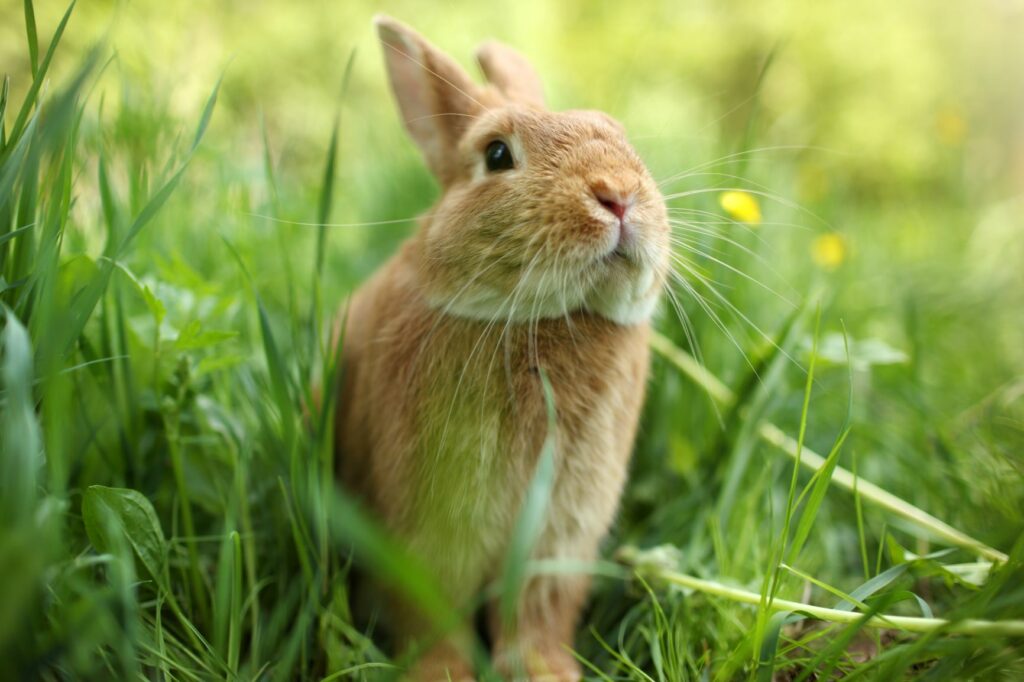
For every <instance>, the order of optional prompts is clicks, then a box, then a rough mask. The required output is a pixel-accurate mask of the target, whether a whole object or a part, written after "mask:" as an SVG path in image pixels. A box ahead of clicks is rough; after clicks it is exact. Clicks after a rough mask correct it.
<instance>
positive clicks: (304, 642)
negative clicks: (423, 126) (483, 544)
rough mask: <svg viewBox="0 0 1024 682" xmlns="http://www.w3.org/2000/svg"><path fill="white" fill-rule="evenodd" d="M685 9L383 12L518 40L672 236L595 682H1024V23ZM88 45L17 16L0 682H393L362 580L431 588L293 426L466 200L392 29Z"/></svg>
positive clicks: (194, 15)
mask: <svg viewBox="0 0 1024 682" xmlns="http://www.w3.org/2000/svg"><path fill="white" fill-rule="evenodd" d="M676 5H677V4H676V3H660V4H657V3H589V2H584V1H583V0H573V1H570V2H564V3H546V2H541V1H540V0H536V1H530V2H522V3H516V8H515V11H512V10H510V9H507V8H505V7H504V6H503V5H498V4H493V5H492V4H482V3H470V2H451V3H446V4H445V5H443V6H442V7H441V9H437V8H434V9H432V11H431V12H430V13H425V12H424V11H423V9H422V7H421V5H420V4H418V3H412V2H394V3H388V4H387V6H386V7H385V8H383V9H386V11H388V12H389V13H391V14H394V15H396V16H399V17H401V18H403V19H405V20H407V21H408V22H410V23H412V24H414V25H416V26H417V27H418V28H420V29H421V30H422V31H423V32H424V33H425V34H426V35H428V36H430V37H431V38H432V39H433V40H434V41H435V42H436V43H437V44H439V45H440V46H441V47H443V48H444V49H446V50H447V51H449V52H450V53H451V54H454V55H455V56H456V57H457V58H459V59H461V60H464V63H467V64H468V58H469V56H470V54H471V50H472V47H473V46H474V44H475V43H477V42H479V40H481V39H483V38H485V37H490V36H494V37H498V38H501V39H504V40H506V41H507V42H509V43H512V44H514V45H517V46H518V47H520V48H521V49H522V50H523V51H524V52H525V53H526V54H528V55H530V56H531V57H532V58H533V59H534V61H535V62H536V64H537V65H538V69H539V71H540V72H541V74H542V76H543V77H544V78H545V79H546V81H547V87H548V93H549V98H550V100H551V103H552V105H553V106H554V108H570V107H591V108H599V109H603V110H605V111H608V112H609V113H611V114H612V115H614V116H616V117H617V118H619V119H621V120H622V121H623V122H624V124H625V126H626V128H627V129H628V130H629V131H630V137H631V139H632V141H633V142H634V144H635V146H636V147H637V149H638V150H639V152H640V153H641V155H642V156H643V157H644V159H645V160H646V161H647V163H648V164H649V167H650V168H651V169H652V172H653V173H654V175H655V177H656V178H657V179H658V180H660V181H662V182H663V184H662V189H663V191H664V193H665V195H666V197H667V198H668V200H669V206H670V210H671V213H672V216H673V219H674V223H675V224H674V229H675V232H676V237H677V240H676V247H677V256H678V258H677V270H678V273H679V274H680V275H681V280H680V282H679V283H678V284H677V286H676V287H675V289H674V291H673V292H672V296H670V297H667V298H666V303H665V305H664V309H663V310H662V311H661V312H660V314H659V317H658V321H657V329H658V330H659V333H660V335H659V336H658V337H657V338H656V340H655V346H656V347H655V350H656V353H655V359H654V364H653V368H652V376H651V380H650V385H649V391H648V398H647V404H646V407H645V410H644V415H643V421H642V424H641V432H640V436H639V439H638V442H637V446H636V452H635V456H634V460H633V466H632V472H631V479H630V483H629V485H628V487H627V490H626V493H625V496H624V498H623V500H622V505H621V512H620V514H619V518H618V521H617V523H616V525H615V527H614V529H613V531H612V534H611V536H610V537H609V539H608V542H607V545H606V552H605V556H606V559H607V561H605V562H603V563H602V564H600V565H598V566H594V567H591V569H590V570H593V571H594V572H595V573H597V574H598V576H597V578H596V580H595V588H594V591H593V595H592V599H591V605H590V606H589V608H588V610H587V612H586V616H585V622H584V625H583V627H582V628H581V630H580V632H579V636H578V639H577V643H576V644H577V653H578V656H579V657H580V659H581V660H582V661H585V667H586V668H587V670H588V673H587V674H588V676H590V677H593V678H594V679H636V680H651V679H654V680H689V679H692V680H698V679H700V680H704V679H709V680H710V679H714V680H731V679H758V680H770V679H780V680H789V679H830V678H832V677H838V676H843V675H846V676H850V677H854V678H856V677H861V678H865V679H882V680H892V679H905V678H918V677H920V678H923V679H984V680H987V679H1008V680H1009V679H1020V678H1021V677H1024V647H1022V641H1024V623H1022V621H1021V619H1022V618H1024V564H1022V560H1024V541H1022V539H1021V538H1022V530H1024V485H1022V483H1024V447H1022V446H1024V239H1022V236H1024V231H1022V227H1024V225H1022V216H1024V198H1022V195H1021V194H1020V191H1021V187H1022V186H1024V184H1022V183H1024V117H1022V116H1021V113H1022V111H1024V107H1022V104H1024V102H1022V99H1024V87H1022V86H1024V54H1022V53H1024V44H1022V43H1021V41H1020V40H1019V36H1020V31H1021V28H1022V27H1024V9H1022V6H1021V4H1020V3H1019V2H1012V1H1004V2H994V1H992V2H989V1H987V0H986V1H984V2H970V3H969V2H957V3H952V4H951V5H948V6H946V7H945V9H944V10H943V13H941V14H938V13H937V9H936V8H935V6H934V5H933V4H931V3H927V2H924V1H923V0H914V1H911V2H905V3H898V4H896V3H889V2H882V1H881V0H869V1H868V2H863V3H857V6H856V7H845V8H839V7H838V6H832V5H831V4H830V3H810V2H806V3H798V2H783V1H782V0H770V1H767V2H765V1H762V2H753V1H750V2H744V1H737V2H729V3H707V2H692V3H679V5H680V6H676ZM894 5H895V6H894ZM66 9H67V8H66V7H60V6H58V4H57V3H52V2H51V3H45V4H41V6H38V7H33V5H32V3H31V2H26V3H25V4H24V6H21V4H20V3H16V2H14V1H13V0H6V2H4V3H2V4H0V71H2V72H3V73H4V74H6V76H7V80H5V82H4V85H3V94H2V98H0V122H2V129H3V134H2V137H0V677H2V678H3V679H53V680H56V679H139V678H145V679H153V678H156V679H181V680H188V679H209V678H226V679H253V678H260V679H275V680H277V679H280V680H292V679H310V680H314V679H378V678H382V677H385V678H386V677H387V676H388V675H391V674H392V673H393V671H394V670H395V666H396V665H398V664H400V663H401V661H395V660H392V659H391V658H389V657H388V655H387V651H386V649H384V648H383V640H381V639H380V638H378V637H377V636H376V635H377V632H376V630H375V629H374V628H373V627H372V624H371V626H367V625H366V624H364V623H357V622H355V621H354V620H353V618H352V616H351V613H350V602H351V601H352V597H353V595H351V594H350V593H349V585H350V583H349V581H348V580H347V577H348V576H349V574H350V571H351V569H352V559H353V557H355V558H356V560H357V561H359V562H360V563H361V564H362V565H363V566H364V569H363V570H367V571H371V572H373V573H375V574H377V575H378V576H380V577H381V578H382V579H384V580H387V581H391V582H394V583H396V584H398V585H400V586H401V587H402V589H406V590H408V591H410V592H411V593H412V594H415V595H419V596H420V598H422V599H423V600H425V601H427V602H430V593H429V585H428V583H427V582H426V581H425V579H424V577H423V576H422V575H420V574H418V573H417V572H416V571H414V570H412V569H411V568H410V564H409V563H407V562H406V561H405V560H404V558H403V556H402V554H401V552H400V551H399V550H397V549H396V548H395V547H394V546H393V545H392V544H391V543H389V542H388V541H387V538H385V537H384V536H383V535H381V534H380V533H379V532H378V531H377V530H376V528H375V527H374V524H373V522H372V520H370V519H367V518H366V517H365V515H363V514H361V513H360V512H359V510H358V509H357V508H356V507H355V506H353V504H352V502H351V500H350V499H349V498H347V497H346V496H345V495H344V493H343V492H342V491H340V490H338V489H337V487H336V486H335V485H334V483H333V468H334V463H333V460H332V452H331V448H330V442H331V438H332V431H331V423H330V420H329V419H327V418H326V417H325V416H324V415H323V414H320V413H316V412H315V411H314V414H312V415H304V412H303V408H302V406H303V405H308V404H312V401H311V400H310V399H309V396H310V395H311V392H312V391H313V387H314V386H317V385H323V384H325V383H326V384H329V383H330V381H331V378H332V377H333V376H334V371H335V365H334V362H333V358H332V357H331V354H330V353H329V352H327V343H328V336H329V329H330V326H331V323H332V319H333V316H334V314H335V311H336V310H337V309H338V307H339V306H340V305H341V304H342V303H343V301H344V300H345V297H346V295H347V294H348V293H350V292H351V291H352V290H353V288H354V287H355V286H357V285H358V283H359V282H360V281H362V280H363V279H364V278H365V277H366V276H367V275H368V274H369V273H371V272H372V271H373V270H374V269H375V268H376V267H377V266H378V265H379V264H380V263H381V262H383V260H384V259H386V258H387V256H388V255H389V254H390V253H392V252H393V250H394V249H395V247H396V245H397V244H398V243H399V242H400V241H401V240H402V239H403V238H404V236H405V235H407V234H409V232H410V231H411V230H412V229H413V221H412V217H413V216H415V215H416V214H417V213H418V212H421V211H423V210H425V209H426V208H427V207H428V206H429V205H430V203H431V201H432V200H433V197H434V196H435V195H436V188H435V187H434V185H433V184H432V181H431V179H430V178H429V175H428V173H427V172H426V170H425V169H424V167H423V165H422V162H421V161H420V159H419V158H418V156H417V155H416V152H415V150H414V149H413V148H412V146H411V144H410V143H409V142H408V141H407V140H406V139H405V136H404V134H403V133H402V131H401V128H400V123H399V121H398V118H397V116H396V115H395V113H394V111H393V108H392V107H393V105H392V102H391V100H390V96H389V95H388V93H387V92H386V91H385V87H384V78H383V73H382V69H381V65H380V57H379V53H378V49H377V46H376V45H375V44H374V38H373V34H372V31H371V29H370V22H369V18H370V16H371V14H372V13H373V12H374V11H376V10H377V9H380V8H378V7H376V6H375V5H374V4H373V3H370V2H354V3H340V2H338V3H310V4H309V5H308V6H303V5H302V4H300V3H293V4H290V3H286V2H267V3H262V4H250V3H220V4H218V5H217V6H216V7H210V8H205V9H204V10H202V11H200V10H199V9H198V8H195V7H193V8H192V9H191V10H187V11H186V9H185V7H184V6H183V5H178V4H169V3H158V2H149V1H139V2H132V3H124V4H118V3H113V2H90V3H81V4H80V6H77V7H74V8H73V9H71V10H69V14H68V15H65V14H64V12H65V10H66ZM62 17H63V19H62ZM65 20H66V24H65V23H64V21H65ZM26 29H27V30H26ZM328 407H329V404H328ZM325 414H326V413H325ZM814 453H820V454H821V456H822V457H824V460H815V459H814ZM797 460H798V461H797ZM815 466H818V467H819V468H820V469H821V471H820V473H817V474H815V470H816V469H815ZM861 477H862V478H861ZM868 482H870V484H874V485H875V486H879V487H880V488H875V487H873V486H871V485H870V484H869V483H868ZM543 483H544V481H542V480H541V481H539V482H538V489H542V488H543ZM924 512H927V514H925V513H924ZM929 515H930V516H929ZM940 519H941V521H940ZM945 524H949V525H948V526H947V525H945ZM958 531H960V532H959V533H958ZM655 548H657V549H656V550H655ZM537 568H540V567H536V566H524V565H521V564H520V565H517V570H518V569H523V570H528V569H537ZM515 572H517V571H512V572H510V573H515ZM511 585H512V581H511V579H510V580H509V581H505V582H503V583H502V584H498V585H496V586H495V589H497V590H499V591H501V590H507V589H510V586H511ZM750 600H752V601H753V602H754V603H747V602H748V601H750ZM783 600H789V601H796V602H802V603H806V604H813V605H817V606H820V607H825V609H826V610H824V611H817V612H815V613H813V614H811V615H814V616H815V617H814V618H808V617H806V616H807V615H808V613H807V610H806V609H801V608H798V606H795V605H792V604H787V603H786V602H785V601H783ZM438 611H439V612H443V605H441V606H438ZM878 614H888V615H889V616H892V617H891V618H889V619H888V620H879V619H878V618H875V619H874V620H872V617H873V616H877V615H878ZM442 615H443V614H442ZM895 616H901V617H907V618H910V620H899V619H898V618H896V617H895ZM933 616H934V617H937V618H942V619H945V620H944V621H943V622H936V621H932V620H928V619H929V618H931V617H933ZM481 664H482V665H483V666H484V667H486V661H481Z"/></svg>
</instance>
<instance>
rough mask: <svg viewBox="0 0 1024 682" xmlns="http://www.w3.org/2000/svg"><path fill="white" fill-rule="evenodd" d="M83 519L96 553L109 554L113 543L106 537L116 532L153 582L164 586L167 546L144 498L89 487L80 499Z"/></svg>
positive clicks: (119, 490) (120, 490) (122, 490)
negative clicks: (128, 546) (120, 534)
mask: <svg viewBox="0 0 1024 682" xmlns="http://www.w3.org/2000/svg"><path fill="white" fill-rule="evenodd" d="M82 518H83V520H84V521H85V532H86V534H88V536H89V541H90V542H91V543H92V544H93V546H94V547H95V548H96V549H97V550H99V551H101V552H107V551H110V548H111V547H112V545H113V543H114V542H115V540H114V539H113V538H111V537H110V536H109V533H110V532H111V529H117V531H118V532H120V533H122V534H123V536H124V538H126V539H127V540H128V543H129V544H130V545H131V547H132V550H133V551H134V552H135V556H136V557H138V559H139V562H140V563H141V564H142V565H143V566H144V567H145V569H146V571H147V572H148V573H149V575H150V576H151V577H152V578H153V580H155V581H156V582H157V583H158V584H160V585H163V584H164V568H165V566H166V557H167V542H166V540H164V532H163V529H161V527H160V520H159V519H158V518H157V516H156V511H154V509H153V505H152V504H151V503H150V501H149V500H148V499H147V498H146V496H145V495H143V494H142V493H140V492H138V491H137V490H131V489H129V488H108V487H106V486H102V485H93V486H89V489H88V490H86V491H85V496H84V498H83V499H82Z"/></svg>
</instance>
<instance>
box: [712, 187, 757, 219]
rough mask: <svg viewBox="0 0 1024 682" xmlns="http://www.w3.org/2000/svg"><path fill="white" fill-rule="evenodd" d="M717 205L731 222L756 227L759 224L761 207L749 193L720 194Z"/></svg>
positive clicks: (732, 192)
mask: <svg viewBox="0 0 1024 682" xmlns="http://www.w3.org/2000/svg"><path fill="white" fill-rule="evenodd" d="M718 203H719V204H720V205H721V206H722V209H724V210H725V212H726V213H728V214H729V216H730V217H731V218H732V219H733V220H738V221H740V222H741V223H747V224H748V225H757V224H759V223H760V222H761V207H760V206H759V205H758V203H757V198H756V197H755V196H754V195H753V194H751V193H749V192H740V191H737V190H731V191H729V192H722V193H721V194H720V195H719V197H718Z"/></svg>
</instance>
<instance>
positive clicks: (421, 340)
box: [339, 288, 648, 589]
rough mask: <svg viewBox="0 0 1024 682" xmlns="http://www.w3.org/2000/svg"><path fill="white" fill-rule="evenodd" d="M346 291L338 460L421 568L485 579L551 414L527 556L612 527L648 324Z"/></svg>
mask: <svg viewBox="0 0 1024 682" xmlns="http://www.w3.org/2000/svg"><path fill="white" fill-rule="evenodd" d="M392 300H394V297H392V296H385V297H382V298H379V299H377V301H376V304H375V303H374V296H373V291H372V288H371V290H370V292H369V293H368V295H364V296H363V297H362V298H360V297H357V299H356V300H355V301H354V302H353V309H352V314H351V318H350V323H349V326H350V329H349V333H348V335H347V338H346V342H345V348H346V352H345V358H346V367H345V369H344V372H345V375H346V379H345V382H344V388H343V391H342V395H341V405H340V408H339V409H340V410H341V417H342V419H341V420H340V427H341V430H340V443H339V444H340V446H341V447H340V451H341V458H342V461H341V469H342V472H343V478H344V479H345V480H346V483H348V485H350V486H351V487H353V488H354V489H355V490H356V491H357V492H358V493H359V494H360V495H361V496H362V497H363V499H364V500H365V501H366V502H367V503H368V504H369V505H370V506H371V507H372V508H373V510H374V511H375V512H376V513H377V514H378V515H379V516H380V517H381V518H383V520H384V522H385V524H386V525H387V526H388V528H389V530H391V531H392V532H393V533H395V534H396V535H398V536H399V537H400V538H401V539H402V540H403V541H404V542H405V543H406V544H407V545H408V546H409V548H410V549H411V550H412V551H414V552H415V553H416V554H418V555H420V557H421V558H423V559H424V560H425V561H427V562H428V563H435V562H437V563H443V564H444V567H445V575H447V576H449V578H450V579H451V580H453V581H456V584H457V585H460V586H461V587H466V588H473V589H475V588H476V587H478V586H479V583H480V582H481V581H483V580H486V579H488V578H490V577H493V576H494V572H495V571H496V570H497V569H498V567H499V566H500V562H501V560H502V558H503V556H504V552H505V550H506V548H507V546H508V542H509V538H510V537H511V534H512V529H513V527H514V524H515V521H516V518H517V516H518V514H519V511H520V508H521V505H522V500H523V498H524V494H525V492H526V490H527V488H528V486H529V484H530V481H531V479H532V476H533V474H534V471H535V467H536V463H537V460H538V457H539V455H540V452H541V449H542V447H543V444H544V441H545V438H546V437H547V435H548V431H549V420H548V405H547V402H546V401H545V398H544V394H543V390H542V384H541V375H542V373H543V374H545V375H546V376H547V377H548V378H549V381H550V384H551V387H552V390H553V394H554V409H555V412H556V419H555V425H554V434H553V437H554V439H555V443H556V448H555V460H556V474H555V481H554V488H553V494H552V498H551V502H550V506H549V512H548V517H547V520H546V526H545V529H544V531H543V534H542V537H541V541H540V545H539V546H538V548H537V551H536V553H537V554H538V555H539V556H544V557H566V558H572V557H575V556H577V554H585V553H586V552H582V551H581V552H577V551H576V550H577V548H578V547H582V546H590V545H592V544H593V543H594V542H596V539H597V538H599V537H600V536H601V535H602V534H603V533H604V532H605V530H606V529H607V527H608V525H609V523H610V522H611V519H612V516H613V515H614V513H615V508H616V505H617V500H618V497H619V493H620V491H621V488H622V485H623V482H624V480H625V476H626V468H627V464H628V458H629V453H630V449H631V444H632V441H633V436H634V433H635V426H636V422H637V419H638V415H639V410H640V406H641V401H642V396H643V389H644V382H645V377H646V372H647V362H648V355H647V333H648V332H647V327H646V326H645V325H637V326H620V325H616V324H614V323H611V322H608V321H606V320H603V319H601V318H597V317H594V316H590V315H588V314H585V313H576V314H572V315H568V316H566V317H565V318H561V319H551V320H540V321H537V322H534V323H529V324H527V323H524V324H516V325H512V324H506V323H505V322H504V321H494V322H486V321H478V320H467V319H461V318H455V317H451V316H447V315H444V314H443V313H442V312H441V311H437V310H434V309H431V308H429V307H427V306H426V305H425V304H422V303H419V302H417V301H416V300H415V298H414V297H413V300H410V298H409V297H406V298H404V299H401V303H402V304H401V305H395V306H394V307H393V308H389V306H388V302H389V301H392Z"/></svg>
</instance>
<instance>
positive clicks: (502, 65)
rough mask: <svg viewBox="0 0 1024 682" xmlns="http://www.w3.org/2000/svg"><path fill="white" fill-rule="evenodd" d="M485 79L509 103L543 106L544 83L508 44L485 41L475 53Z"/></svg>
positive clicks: (528, 63) (524, 58) (522, 57)
mask: <svg viewBox="0 0 1024 682" xmlns="http://www.w3.org/2000/svg"><path fill="white" fill-rule="evenodd" d="M476 60H477V61H478V62H479V63H480V68H481V69H483V71H484V75H485V76H486V77H487V80H488V81H490V82H491V83H493V84H494V85H495V86H496V87H497V88H498V89H499V90H501V92H502V93H503V94H504V95H505V96H506V97H508V98H509V99H511V100H514V101H517V102H522V103H523V104H530V105H532V106H535V107H543V106H544V84H543V83H541V81H540V76H538V75H537V72H536V71H534V70H533V67H532V66H530V62H528V61H527V60H526V57H524V56H523V55H521V54H520V53H519V52H517V51H516V50H513V49H512V48H511V47H509V46H508V45H505V44H503V43H499V42H498V41H496V40H488V41H487V42H485V43H484V44H483V45H481V46H480V47H478V48H477V50H476Z"/></svg>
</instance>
